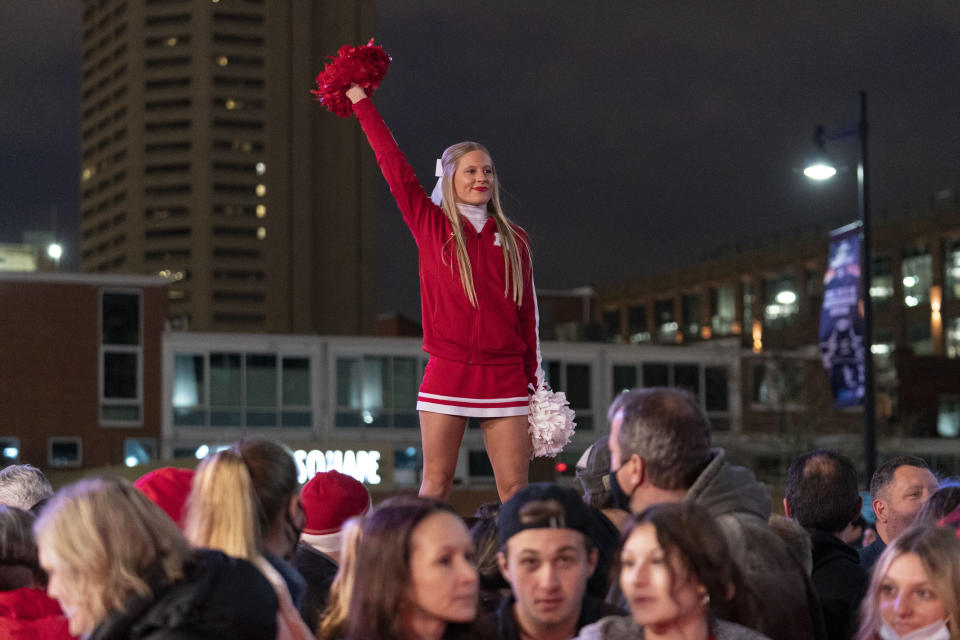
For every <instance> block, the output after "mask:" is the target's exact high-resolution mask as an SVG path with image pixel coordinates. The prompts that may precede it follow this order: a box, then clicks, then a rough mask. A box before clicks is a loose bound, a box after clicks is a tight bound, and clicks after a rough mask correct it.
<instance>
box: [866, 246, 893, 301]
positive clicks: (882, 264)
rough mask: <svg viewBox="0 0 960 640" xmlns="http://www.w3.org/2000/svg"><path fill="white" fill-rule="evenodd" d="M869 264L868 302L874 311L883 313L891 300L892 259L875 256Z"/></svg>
mask: <svg viewBox="0 0 960 640" xmlns="http://www.w3.org/2000/svg"><path fill="white" fill-rule="evenodd" d="M870 262H871V264H872V267H871V270H870V302H871V303H872V304H873V308H874V309H877V310H878V311H885V310H887V309H889V308H890V301H891V300H893V258H891V257H890V256H876V257H874V258H873V259H871V261H870Z"/></svg>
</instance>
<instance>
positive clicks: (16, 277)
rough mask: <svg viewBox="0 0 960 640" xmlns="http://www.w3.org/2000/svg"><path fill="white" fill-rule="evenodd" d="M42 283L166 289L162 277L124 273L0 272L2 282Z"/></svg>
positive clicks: (165, 283)
mask: <svg viewBox="0 0 960 640" xmlns="http://www.w3.org/2000/svg"><path fill="white" fill-rule="evenodd" d="M18 281H19V282H42V283H45V284H88V285H97V286H116V287H166V286H169V285H170V281H169V280H167V279H166V278H162V277H160V276H147V275H136V274H122V273H73V272H71V273H60V272H49V271H30V272H22V271H0V282H18Z"/></svg>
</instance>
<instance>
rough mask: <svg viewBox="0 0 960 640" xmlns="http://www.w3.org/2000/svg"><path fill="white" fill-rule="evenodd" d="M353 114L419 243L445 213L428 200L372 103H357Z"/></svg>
mask: <svg viewBox="0 0 960 640" xmlns="http://www.w3.org/2000/svg"><path fill="white" fill-rule="evenodd" d="M353 113H354V114H355V115H356V116H357V120H359V121H360V126H361V128H363V133H364V134H366V136H367V141H368V142H369V143H370V146H371V147H372V148H373V152H374V154H375V155H376V157H377V164H378V165H380V171H381V172H383V177H384V178H386V180H387V184H388V185H389V186H390V193H392V194H393V199H394V200H396V201H397V206H398V207H400V213H402V214H403V221H404V222H406V223H407V226H408V227H409V228H410V231H411V232H413V237H414V238H415V239H416V240H417V243H418V244H419V242H420V237H421V236H422V235H423V233H424V231H425V229H426V227H427V226H428V225H429V224H430V223H431V222H435V221H436V220H437V216H441V217H442V216H444V213H443V210H442V209H441V208H440V207H438V206H437V205H435V204H434V203H433V201H432V200H430V198H429V197H427V194H426V192H424V190H423V187H422V186H421V185H420V181H419V180H417V176H416V174H414V172H413V168H412V167H411V166H410V163H408V162H407V159H406V157H405V156H404V155H403V152H401V151H400V147H399V146H397V141H396V140H395V139H394V138H393V135H392V134H391V133H390V130H389V129H387V125H386V124H384V122H383V118H381V117H380V114H379V113H377V110H376V108H375V107H374V106H373V102H371V101H370V99H369V98H365V99H363V100H361V101H359V102H356V103H354V105H353Z"/></svg>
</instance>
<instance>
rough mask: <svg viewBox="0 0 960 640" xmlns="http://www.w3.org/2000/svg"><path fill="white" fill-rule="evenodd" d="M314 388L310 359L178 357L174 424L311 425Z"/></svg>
mask: <svg viewBox="0 0 960 640" xmlns="http://www.w3.org/2000/svg"><path fill="white" fill-rule="evenodd" d="M310 388H311V387H310V358H309V357H306V356H288V355H284V354H277V353H223V352H214V353H210V354H209V355H206V356H205V355H204V354H199V353H177V354H174V362H173V424H174V426H178V427H202V426H212V427H254V428H258V427H306V428H309V427H311V426H312V425H313V409H312V405H311V398H310V397H311V392H310ZM208 399H209V400H208Z"/></svg>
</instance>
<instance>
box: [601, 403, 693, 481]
mask: <svg viewBox="0 0 960 640" xmlns="http://www.w3.org/2000/svg"><path fill="white" fill-rule="evenodd" d="M610 413H611V418H614V417H616V416H620V417H621V423H620V434H619V437H618V439H617V442H618V443H619V445H620V457H621V462H623V461H624V460H626V459H627V458H629V457H630V456H632V455H634V454H637V455H639V456H640V457H641V458H643V462H644V466H645V467H646V469H647V472H648V473H649V476H650V481H651V482H652V483H653V485H654V486H656V487H659V488H661V489H689V488H690V486H691V485H692V484H693V482H694V481H695V480H696V479H697V476H698V475H700V472H702V471H703V469H704V467H705V466H706V465H707V463H708V462H709V461H710V422H709V421H708V420H707V416H706V415H705V414H704V413H703V411H702V410H701V409H700V407H699V406H698V405H697V402H696V399H695V398H694V397H693V395H692V394H691V393H690V392H689V391H685V390H683V389H674V388H670V387H650V388H647V389H641V388H638V389H633V390H632V391H628V392H627V393H624V394H621V395H620V396H618V397H617V398H616V400H615V401H614V404H613V405H612V406H611V407H610Z"/></svg>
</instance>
